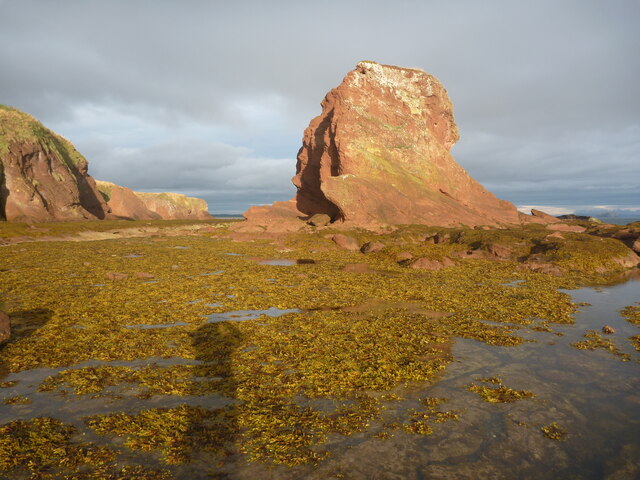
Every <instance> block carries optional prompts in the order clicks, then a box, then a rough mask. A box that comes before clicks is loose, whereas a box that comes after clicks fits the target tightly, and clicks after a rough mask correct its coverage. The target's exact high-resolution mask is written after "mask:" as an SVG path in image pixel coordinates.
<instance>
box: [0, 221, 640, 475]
mask: <svg viewBox="0 0 640 480" xmlns="http://www.w3.org/2000/svg"><path fill="white" fill-rule="evenodd" d="M96 226H99V227H98V228H95V227H96ZM229 226H230V224H229V222H221V221H200V222H189V221H182V222H167V221H164V222H163V221H145V222H110V223H109V224H108V225H107V224H105V222H102V223H98V222H95V225H94V222H83V223H68V224H64V223H61V224H39V225H38V224H37V225H31V226H28V225H20V224H5V223H0V239H2V242H0V243H4V245H2V246H1V247H0V252H1V254H0V301H1V302H2V305H1V306H0V309H2V310H4V311H5V312H6V313H7V314H8V315H9V317H10V318H11V330H12V332H11V338H10V340H9V341H8V342H7V343H6V344H5V345H3V346H2V347H1V349H0V369H1V370H2V376H3V378H1V379H0V387H2V388H0V399H1V400H2V401H3V402H4V403H3V405H0V412H2V415H0V423H1V425H0V472H1V473H2V474H4V475H11V478H43V479H45V478H149V479H156V478H157V479H165V478H167V479H169V478H236V477H237V478H245V477H249V476H251V475H254V477H253V478H271V477H273V478H300V477H302V476H308V477H309V478H315V477H313V475H320V476H319V477H318V478H327V476H333V477H334V478H352V477H353V478H361V477H358V476H357V475H355V476H353V475H350V472H349V470H348V468H346V467H345V465H333V464H331V463H330V462H331V459H332V458H335V457H336V456H337V455H339V452H340V451H342V450H344V449H352V448H356V447H357V445H359V444H362V443H366V442H373V441H375V442H378V443H376V445H382V444H383V443H384V442H389V443H388V445H389V447H388V448H389V449H392V448H395V447H397V443H393V442H398V441H400V440H398V439H401V440H402V441H409V440H407V439H409V438H412V437H416V438H420V437H425V436H426V437H429V436H432V435H447V432H449V431H450V430H451V429H452V428H453V427H452V426H453V425H455V424H456V423H458V422H463V421H464V418H465V415H469V416H472V415H473V409H474V408H475V409H486V408H489V409H490V408H502V407H503V406H504V407H505V408H511V407H509V406H507V404H509V405H511V404H513V405H515V406H516V407H513V408H519V407H517V405H520V404H527V403H529V404H535V402H537V401H540V400H539V395H538V393H539V392H536V391H530V390H529V388H531V387H530V386H529V385H527V384H524V383H521V384H518V381H517V379H514V378H509V379H503V378H502V376H501V375H502V374H501V372H499V371H491V366H490V364H487V365H485V367H486V368H485V369H486V370H487V371H486V372H485V374H483V375H482V376H476V377H475V379H474V381H473V383H467V384H466V385H464V386H461V387H460V388H459V389H458V390H456V391H459V392H460V393H459V395H461V396H465V395H466V396H468V398H469V402H471V403H470V404H469V405H475V406H474V407H467V408H468V410H465V409H464V408H463V409H461V408H457V406H456V405H455V398H454V397H451V398H446V397H442V396H440V395H438V394H437V389H438V385H439V382H440V381H441V379H442V378H443V376H444V375H446V374H447V372H450V371H452V369H453V370H455V368H457V367H456V364H457V363H460V362H463V363H464V362H465V361H466V360H463V359H460V358H457V357H456V354H455V346H456V345H457V344H461V345H467V343H465V342H473V343H472V344H473V345H482V346H483V347H482V348H486V349H488V350H487V352H489V351H494V350H495V351H497V352H499V351H504V349H518V348H529V347H528V345H532V344H534V343H535V342H539V343H544V344H545V345H547V347H548V346H549V345H548V344H550V343H552V342H556V341H557V342H560V341H561V340H562V337H563V335H565V332H566V331H567V328H569V327H571V328H574V326H575V318H576V315H577V313H578V312H579V311H580V309H582V308H585V307H586V305H584V304H583V305H581V304H578V303H576V302H575V301H574V300H573V299H572V297H571V295H570V293H569V292H570V291H571V290H573V289H576V288H578V287H582V286H585V285H592V286H593V285H602V286H604V285H608V284H610V283H611V282H615V281H620V279H624V278H628V277H630V276H633V275H637V269H634V268H629V266H630V265H629V264H628V263H629V261H628V259H629V258H632V257H631V255H632V251H631V250H630V249H629V248H628V247H627V246H626V245H625V244H624V243H623V242H622V241H620V240H619V239H617V238H615V236H616V232H617V231H618V230H620V229H622V228H623V227H613V226H610V227H607V226H602V225H589V224H584V225H583V227H584V228H582V229H586V231H584V232H579V231H562V232H558V231H550V230H549V229H547V228H546V227H545V226H544V225H535V224H534V225H528V226H524V227H514V228H501V229H487V230H484V229H479V228H476V229H464V228H436V227H425V226H418V225H408V226H403V227H398V228H393V229H389V230H388V231H386V232H385V231H378V232H376V233H372V232H369V231H366V230H352V231H346V232H344V231H338V230H335V229H333V228H331V227H324V228H317V229H316V228H312V227H309V228H308V229H307V230H305V231H304V232H298V233H291V234H286V235H278V236H268V235H264V236H259V235H254V236H248V235H238V234H235V233H234V232H233V231H231V230H230V229H229ZM576 226H578V225H577V223H576ZM625 228H626V229H627V230H629V231H631V232H634V231H636V230H638V229H640V226H638V225H631V226H628V227H625ZM98 230H100V231H98ZM575 230H580V229H575ZM350 245H351V246H350ZM363 252H367V253H363ZM625 259H626V260H625ZM638 300H640V298H638ZM625 306H626V307H627V308H625V309H624V310H623V311H622V313H621V315H625V316H626V318H627V319H629V322H628V325H629V326H630V328H635V327H634V325H637V322H636V320H637V318H636V317H637V308H638V307H637V305H634V304H633V303H629V304H628V305H625ZM621 318H622V317H621ZM582 333H585V331H584V329H583V331H582ZM584 336H585V337H586V340H584V342H583V343H581V344H580V345H582V346H580V345H577V344H576V345H574V346H570V348H572V349H573V350H574V351H575V352H576V354H582V353H584V355H592V356H593V355H599V352H591V351H589V350H586V351H584V352H582V353H580V352H579V351H578V350H577V349H579V348H583V350H584V349H588V348H589V347H591V346H593V348H594V349H599V350H603V352H602V353H603V354H604V355H605V357H603V358H605V359H606V361H611V362H618V363H627V366H625V367H624V368H631V369H633V368H635V369H636V370H635V372H636V376H637V365H638V358H639V357H638V355H637V354H634V352H633V351H631V352H627V350H628V347H631V346H632V345H635V347H636V348H638V347H637V344H638V340H637V338H638V336H637V335H635V336H631V337H623V336H621V335H616V336H615V337H612V336H607V335H606V334H604V333H598V332H597V331H593V333H589V332H588V331H586V333H585V335H584ZM589 342H591V343H589ZM630 342H631V343H630ZM576 343H578V342H576ZM469 345H471V344H469ZM620 349H622V350H620ZM623 350H624V352H623ZM585 358H586V357H585ZM625 361H626V362H625ZM514 382H515V384H514ZM456 395H458V394H457V393H456ZM465 398H467V397H465ZM557 402H558V403H562V399H557ZM503 403H504V404H505V405H502V404H503ZM484 404H487V405H486V406H484ZM547 407H548V408H547ZM547 407H545V408H544V409H543V410H544V412H543V411H539V412H538V413H537V416H538V419H537V420H536V421H535V422H531V421H530V420H527V419H524V418H519V419H518V420H517V422H520V423H519V426H520V427H522V428H524V430H525V431H526V432H527V433H526V436H527V438H529V439H535V440H528V441H531V442H534V443H535V442H544V443H541V445H544V446H543V447H540V448H543V449H551V450H553V449H554V448H556V447H555V442H554V440H562V441H563V442H562V443H570V442H571V438H572V432H571V430H570V429H568V428H567V426H566V425H564V424H562V420H563V419H562V418H559V417H561V415H559V414H558V415H556V414H554V411H555V408H556V407H557V405H553V402H552V403H551V405H547ZM56 412H59V413H56ZM511 413H513V412H511ZM394 439H395V440H394ZM392 445H393V447H392ZM636 447H637V446H636ZM453 457H455V455H453ZM323 465H331V466H330V467H326V469H325V470H322V468H323V467H322V466H323ZM319 468H320V469H321V470H317V469H319ZM327 469H328V470H327ZM318 471H322V472H323V473H322V474H319V473H317V472H318ZM194 472H195V473H194ZM256 472H258V473H256ZM314 472H316V473H314ZM351 473H352V474H353V472H351ZM255 475H258V477H255ZM362 478H364V477H362ZM380 478H387V477H384V476H382V477H380ZM389 478H391V477H389ZM436 478H438V477H436ZM441 478H447V477H441ZM476 478H480V477H476ZM621 478H624V477H621Z"/></svg>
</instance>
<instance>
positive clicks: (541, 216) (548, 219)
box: [531, 208, 561, 223]
mask: <svg viewBox="0 0 640 480" xmlns="http://www.w3.org/2000/svg"><path fill="white" fill-rule="evenodd" d="M531 215H532V216H533V217H535V219H536V220H541V221H542V222H543V223H559V222H560V221H561V220H559V219H558V218H557V217H554V216H552V215H549V214H548V213H545V212H543V211H542V210H536V209H535V208H532V209H531Z"/></svg>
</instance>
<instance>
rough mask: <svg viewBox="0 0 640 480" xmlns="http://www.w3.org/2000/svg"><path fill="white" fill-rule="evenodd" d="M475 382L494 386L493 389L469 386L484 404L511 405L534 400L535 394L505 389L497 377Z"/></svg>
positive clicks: (480, 379)
mask: <svg viewBox="0 0 640 480" xmlns="http://www.w3.org/2000/svg"><path fill="white" fill-rule="evenodd" d="M476 380H477V381H479V382H483V383H489V384H491V385H496V386H495V387H493V386H486V385H476V384H475V383H473V384H471V385H469V390H471V391H472V392H473V393H477V394H478V395H479V396H480V398H482V399H483V400H484V401H485V402H489V403H512V402H516V401H518V400H523V399H526V398H535V394H534V393H533V392H529V391H527V390H514V389H513V388H509V387H506V386H505V385H503V384H502V381H501V380H500V379H499V378H497V377H490V378H477V379H476Z"/></svg>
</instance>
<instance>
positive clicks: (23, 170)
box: [0, 105, 109, 221]
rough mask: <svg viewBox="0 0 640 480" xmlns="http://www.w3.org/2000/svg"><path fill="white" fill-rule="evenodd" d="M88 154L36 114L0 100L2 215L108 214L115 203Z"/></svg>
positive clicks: (38, 217)
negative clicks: (98, 181) (91, 168)
mask: <svg viewBox="0 0 640 480" xmlns="http://www.w3.org/2000/svg"><path fill="white" fill-rule="evenodd" d="M87 168H88V164H87V161H86V159H85V158H84V157H83V156H82V155H81V154H80V153H79V152H78V151H77V150H76V149H75V147H74V146H73V145H72V144H71V142H69V141H68V140H66V139H64V138H63V137H61V136H59V135H57V134H55V133H54V132H52V131H51V130H49V129H47V128H46V127H44V126H43V125H42V124H41V123H40V122H38V121H37V120H36V119H35V118H33V117H31V116H30V115H27V114H26V113H23V112H20V111H19V110H16V109H14V108H11V107H5V106H4V105H0V219H4V220H9V221H25V220H34V221H49V220H81V219H102V218H105V217H106V216H107V214H108V213H109V207H108V206H107V204H106V202H105V201H104V199H103V198H102V196H101V195H100V193H99V192H98V189H97V187H96V183H95V181H94V179H93V178H92V177H91V176H90V175H89V174H88V173H87Z"/></svg>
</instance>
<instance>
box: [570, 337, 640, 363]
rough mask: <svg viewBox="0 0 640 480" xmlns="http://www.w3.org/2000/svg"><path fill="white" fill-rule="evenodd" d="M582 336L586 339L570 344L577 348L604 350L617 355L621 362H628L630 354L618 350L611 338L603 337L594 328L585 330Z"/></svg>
mask: <svg viewBox="0 0 640 480" xmlns="http://www.w3.org/2000/svg"><path fill="white" fill-rule="evenodd" d="M583 336H584V338H586V340H582V341H580V342H576V343H573V344H572V346H573V347H575V348H577V349H578V350H604V351H606V352H610V353H611V354H612V355H614V356H616V357H618V358H619V359H620V360H622V361H623V362H628V361H629V360H630V359H631V356H630V355H629V354H628V353H624V352H622V351H620V349H618V347H616V345H615V343H613V341H612V340H610V339H609V338H604V337H603V336H602V335H600V333H598V332H596V331H595V330H587V332H586V333H585V334H584V335H583Z"/></svg>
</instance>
